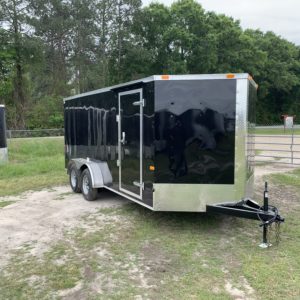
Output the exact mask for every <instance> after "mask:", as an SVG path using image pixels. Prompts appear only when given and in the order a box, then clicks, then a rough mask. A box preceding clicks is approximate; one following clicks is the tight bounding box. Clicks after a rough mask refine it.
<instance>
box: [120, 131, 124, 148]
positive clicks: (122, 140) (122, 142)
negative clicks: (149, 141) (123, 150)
mask: <svg viewBox="0 0 300 300" xmlns="http://www.w3.org/2000/svg"><path fill="white" fill-rule="evenodd" d="M120 142H121V144H123V145H125V132H124V131H123V132H122V138H121V140H120Z"/></svg>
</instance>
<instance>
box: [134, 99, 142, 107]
mask: <svg viewBox="0 0 300 300" xmlns="http://www.w3.org/2000/svg"><path fill="white" fill-rule="evenodd" d="M132 105H134V106H139V105H142V106H145V100H144V99H142V100H141V101H135V102H133V103H132Z"/></svg>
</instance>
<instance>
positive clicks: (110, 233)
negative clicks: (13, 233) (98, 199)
mask: <svg viewBox="0 0 300 300" xmlns="http://www.w3.org/2000/svg"><path fill="white" fill-rule="evenodd" d="M279 206H280V205H279ZM282 208H283V211H284V214H285V217H287V222H286V224H284V225H283V226H282V233H281V237H282V241H281V243H280V244H279V245H278V246H274V247H272V248H270V249H267V250H262V249H260V248H259V247H258V243H259V242H260V239H261V230H260V229H259V227H258V223H257V222H253V221H250V220H242V219H237V218H228V217H220V216H209V215H205V214H204V215H199V214H194V213H190V214H187V213H157V212H151V211H149V210H147V209H145V208H143V207H140V206H137V205H135V204H126V205H124V206H122V207H120V208H114V209H111V208H109V209H103V210H99V211H98V212H97V213H95V214H91V215H86V216H84V217H83V218H82V224H84V226H80V227H78V228H74V229H69V230H67V231H66V232H65V234H64V237H63V238H62V240H60V241H58V242H56V243H55V244H53V245H52V247H51V248H50V249H49V250H48V251H47V252H46V253H45V254H44V255H43V256H42V257H38V258H37V257H34V256H33V255H32V254H30V247H28V246H27V247H24V248H23V249H22V250H18V252H16V253H15V256H14V257H13V258H12V260H11V261H10V263H9V265H8V266H7V267H6V268H5V273H2V274H0V299H59V298H60V296H61V295H62V294H63V295H67V296H68V299H72V298H73V299H77V298H76V297H78V298H87V299H91V300H93V299H94V300H96V299H134V298H135V297H137V296H138V295H142V296H143V297H147V299H174V300H177V299H178V300H179V299H225V300H226V299H235V298H237V297H236V296H233V295H232V294H230V292H229V291H228V290H227V289H226V285H228V284H231V285H232V286H233V288H235V289H238V290H240V291H242V292H243V293H244V299H250V298H251V299H252V298H255V299H264V300H265V299H270V300H271V299H281V298H284V299H298V296H299V286H300V274H299V268H300V255H299V247H300V235H299V232H300V220H299V213H300V208H299V207H298V209H297V210H295V211H293V212H290V211H287V210H285V209H284V207H282ZM245 282H246V283H249V285H251V287H252V288H253V289H254V290H255V292H254V294H252V293H250V292H249V291H248V289H249V288H248V287H247V284H245ZM77 289H78V290H79V291H78V290H77ZM78 295H80V296H78ZM1 297H2V298H1ZM137 298H138V297H137ZM238 298H239V297H238Z"/></svg>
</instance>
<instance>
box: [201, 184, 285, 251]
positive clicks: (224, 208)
mask: <svg viewBox="0 0 300 300" xmlns="http://www.w3.org/2000/svg"><path fill="white" fill-rule="evenodd" d="M206 207H207V210H206V211H207V212H208V213H219V214H225V215H230V216H234V217H239V218H245V219H252V220H258V221H261V224H260V225H259V226H260V227H263V241H262V243H261V244H260V247H261V248H268V247H270V246H271V244H270V243H269V241H268V237H267V232H268V227H269V226H271V225H272V224H273V223H275V224H276V225H280V223H283V222H284V218H283V217H281V216H280V215H279V212H278V209H277V207H275V206H273V205H269V197H268V183H267V182H266V183H265V190H264V205H263V206H260V205H259V204H258V203H257V202H255V201H253V200H252V199H243V200H241V201H239V202H232V203H231V202H229V203H220V204H215V205H207V206H206ZM278 237H279V236H278Z"/></svg>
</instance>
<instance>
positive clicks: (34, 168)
mask: <svg viewBox="0 0 300 300" xmlns="http://www.w3.org/2000/svg"><path fill="white" fill-rule="evenodd" d="M8 153H9V162H8V163H7V164H5V165H1V167H0V196H6V195H13V194H18V193H21V192H24V191H27V190H36V189H40V188H45V187H50V186H53V185H60V184H65V183H67V176H66V172H65V169H64V140H63V138H62V137H57V138H25V139H11V140H9V141H8Z"/></svg>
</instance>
